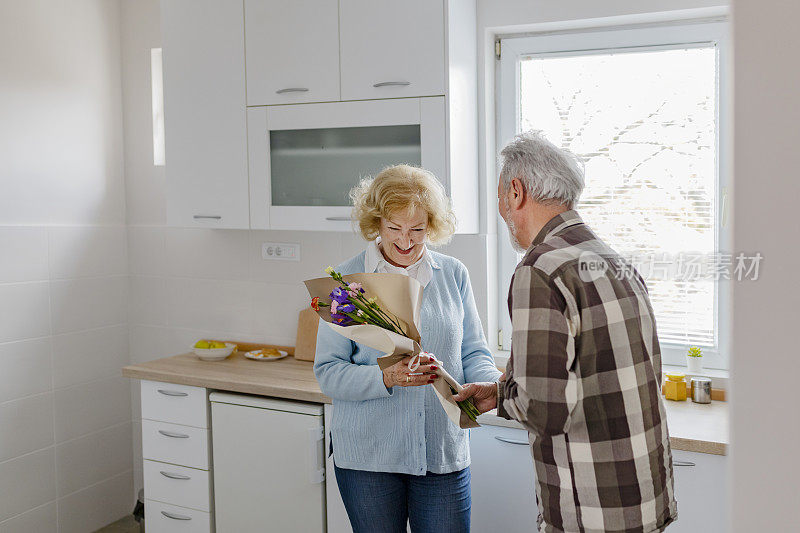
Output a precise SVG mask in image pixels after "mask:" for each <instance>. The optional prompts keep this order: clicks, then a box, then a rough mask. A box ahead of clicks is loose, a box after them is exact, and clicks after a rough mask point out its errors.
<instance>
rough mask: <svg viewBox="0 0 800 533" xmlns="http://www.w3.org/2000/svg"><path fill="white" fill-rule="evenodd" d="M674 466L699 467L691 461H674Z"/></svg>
mask: <svg viewBox="0 0 800 533" xmlns="http://www.w3.org/2000/svg"><path fill="white" fill-rule="evenodd" d="M672 466H697V465H696V464H694V463H693V462H691V461H672Z"/></svg>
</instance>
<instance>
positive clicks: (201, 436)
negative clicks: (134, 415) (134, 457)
mask: <svg viewBox="0 0 800 533" xmlns="http://www.w3.org/2000/svg"><path fill="white" fill-rule="evenodd" d="M142 456H143V457H144V458H145V459H150V460H153V461H161V462H164V463H172V464H176V465H181V466H188V467H191V468H200V469H202V470H208V430H207V429H199V428H193V427H189V426H180V425H177V424H168V423H166V422H155V421H153V420H142Z"/></svg>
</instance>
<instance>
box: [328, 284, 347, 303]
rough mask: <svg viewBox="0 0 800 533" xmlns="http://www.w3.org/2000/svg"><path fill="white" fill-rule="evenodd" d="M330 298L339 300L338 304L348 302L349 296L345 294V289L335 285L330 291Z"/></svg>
mask: <svg viewBox="0 0 800 533" xmlns="http://www.w3.org/2000/svg"><path fill="white" fill-rule="evenodd" d="M331 298H333V299H334V300H336V301H337V302H339V303H340V304H345V303H349V298H350V296H349V295H348V294H347V291H346V290H344V289H342V288H341V287H336V288H335V289H333V291H331Z"/></svg>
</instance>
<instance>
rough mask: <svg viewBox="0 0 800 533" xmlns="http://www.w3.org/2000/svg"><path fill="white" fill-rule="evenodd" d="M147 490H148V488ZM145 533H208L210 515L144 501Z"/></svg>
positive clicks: (209, 529) (209, 530) (210, 529)
mask: <svg viewBox="0 0 800 533" xmlns="http://www.w3.org/2000/svg"><path fill="white" fill-rule="evenodd" d="M148 490H149V488H148ZM144 514H145V529H146V530H147V533H210V532H211V531H213V529H212V528H211V514H210V513H204V512H203V511H197V510H195V509H187V508H186V507H179V506H177V505H169V504H167V503H161V502H156V501H153V500H149V499H148V500H145V503H144Z"/></svg>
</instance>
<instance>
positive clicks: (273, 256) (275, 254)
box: [261, 242, 300, 261]
mask: <svg viewBox="0 0 800 533" xmlns="http://www.w3.org/2000/svg"><path fill="white" fill-rule="evenodd" d="M261 257H262V258H263V259H265V260H267V261H269V260H278V261H300V244H298V243H295V242H289V243H287V242H265V243H262V244H261Z"/></svg>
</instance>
